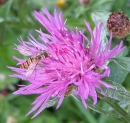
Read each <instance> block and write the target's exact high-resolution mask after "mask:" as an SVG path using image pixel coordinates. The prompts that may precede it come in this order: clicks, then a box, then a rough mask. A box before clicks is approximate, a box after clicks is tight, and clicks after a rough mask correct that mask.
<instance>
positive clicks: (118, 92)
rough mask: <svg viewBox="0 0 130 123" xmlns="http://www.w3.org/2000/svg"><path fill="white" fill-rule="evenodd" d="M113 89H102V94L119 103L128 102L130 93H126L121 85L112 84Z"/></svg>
mask: <svg viewBox="0 0 130 123" xmlns="http://www.w3.org/2000/svg"><path fill="white" fill-rule="evenodd" d="M112 85H113V86H114V88H113V89H111V88H105V87H103V90H104V93H105V95H106V96H107V97H110V98H112V99H116V100H118V101H120V102H130V92H129V91H127V90H126V89H125V88H124V87H123V86H122V85H121V84H118V83H116V82H112Z"/></svg>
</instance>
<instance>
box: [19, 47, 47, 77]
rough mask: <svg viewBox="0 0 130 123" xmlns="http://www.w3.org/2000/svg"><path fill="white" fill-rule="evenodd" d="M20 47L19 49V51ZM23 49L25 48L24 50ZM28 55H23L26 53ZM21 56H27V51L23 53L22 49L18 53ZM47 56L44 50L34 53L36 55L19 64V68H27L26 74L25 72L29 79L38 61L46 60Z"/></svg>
mask: <svg viewBox="0 0 130 123" xmlns="http://www.w3.org/2000/svg"><path fill="white" fill-rule="evenodd" d="M21 48H22V46H20V47H19V49H21ZM24 49H25V48H24ZM27 52H28V54H25V53H27ZM20 53H21V54H23V55H26V56H28V55H30V54H29V50H27V49H26V50H25V51H23V49H22V50H21V51H20ZM48 56H49V55H48V53H47V52H46V51H44V50H40V52H38V53H36V55H34V56H33V57H30V58H29V59H27V60H26V61H25V62H24V63H23V64H21V66H20V68H21V69H26V68H27V72H26V77H27V78H28V77H30V76H31V74H32V72H33V71H34V69H35V67H36V66H37V64H38V63H39V61H40V60H41V59H42V58H47V57H48Z"/></svg>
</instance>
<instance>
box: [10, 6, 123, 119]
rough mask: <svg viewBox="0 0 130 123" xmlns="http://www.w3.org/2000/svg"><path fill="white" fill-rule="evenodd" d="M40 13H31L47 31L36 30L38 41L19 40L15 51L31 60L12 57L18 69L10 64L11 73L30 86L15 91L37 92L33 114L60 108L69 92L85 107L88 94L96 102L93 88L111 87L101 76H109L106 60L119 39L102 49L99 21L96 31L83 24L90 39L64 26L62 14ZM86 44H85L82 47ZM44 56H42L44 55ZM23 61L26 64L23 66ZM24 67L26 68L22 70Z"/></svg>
mask: <svg viewBox="0 0 130 123" xmlns="http://www.w3.org/2000/svg"><path fill="white" fill-rule="evenodd" d="M42 11H43V13H44V14H42V13H39V12H36V11H35V12H34V15H35V18H36V19H37V20H38V21H39V22H40V23H41V24H42V25H43V26H44V27H45V28H46V29H47V31H48V32H49V33H50V34H46V33H43V32H42V31H41V30H37V32H38V34H39V38H40V40H41V42H38V41H37V40H36V39H35V38H34V37H33V36H31V35H30V37H29V42H25V41H23V40H22V39H21V40H20V41H19V42H20V45H16V47H17V50H18V51H19V52H20V53H21V54H23V55H26V56H29V57H30V58H31V59H29V60H30V61H29V60H28V62H26V60H23V59H19V58H16V57H14V59H15V60H17V61H18V64H19V65H22V64H23V63H24V66H22V67H21V68H15V67H9V68H10V69H12V70H13V71H15V72H16V73H17V74H14V75H12V76H13V77H18V78H21V79H23V80H28V81H29V82H30V83H29V85H21V87H20V88H19V90H17V91H15V92H14V94H22V95H30V94H37V95H38V97H37V98H36V100H35V101H34V102H33V103H32V104H33V105H35V106H34V107H33V108H32V110H31V111H29V112H28V114H27V115H29V114H30V113H32V112H34V111H36V110H38V111H37V112H36V113H35V115H34V116H33V118H34V117H36V116H37V115H38V114H39V113H40V112H41V111H42V110H43V109H45V108H46V107H49V106H51V105H53V103H55V102H56V101H57V102H58V105H57V108H59V107H60V105H61V103H62V102H63V100H64V98H65V97H66V96H69V95H72V96H73V95H75V96H78V97H80V100H81V101H82V103H83V105H84V106H85V107H86V108H87V104H86V100H87V99H88V97H91V98H92V99H93V104H94V105H95V104H96V103H97V93H96V89H98V90H100V91H101V93H103V91H102V88H101V86H100V85H103V86H105V87H107V88H112V87H113V86H112V85H109V84H108V83H106V82H104V81H103V80H102V78H104V77H107V76H109V73H110V69H109V67H108V66H107V65H105V63H106V62H107V61H108V60H109V59H110V58H112V57H114V56H115V55H117V54H118V53H119V52H121V51H122V50H123V49H124V48H122V42H121V43H120V44H119V45H117V46H115V47H114V48H113V49H112V50H110V46H111V41H112V36H110V39H109V42H108V44H107V45H106V46H105V48H104V50H103V48H102V45H103V44H102V41H101V39H100V36H101V30H102V25H103V24H102V23H101V24H99V25H96V33H95V34H93V31H92V29H91V27H90V25H89V23H88V22H86V21H85V25H86V26H87V28H88V31H89V33H90V35H91V41H90V40H89V39H88V38H87V37H85V36H84V34H83V31H78V29H76V33H75V32H73V31H72V29H70V31H67V29H66V28H65V23H66V21H63V17H62V13H60V14H57V12H56V9H55V10H54V17H53V16H52V15H51V14H50V13H49V12H48V10H47V9H46V8H44V9H43V10H42ZM85 43H86V44H87V47H85ZM44 55H45V56H44ZM25 62H26V63H28V64H26V65H25ZM23 67H25V69H22V68H23Z"/></svg>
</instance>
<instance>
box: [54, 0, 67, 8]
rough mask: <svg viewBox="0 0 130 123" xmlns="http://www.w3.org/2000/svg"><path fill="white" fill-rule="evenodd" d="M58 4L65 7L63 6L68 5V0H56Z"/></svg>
mask: <svg viewBox="0 0 130 123" xmlns="http://www.w3.org/2000/svg"><path fill="white" fill-rule="evenodd" d="M56 5H57V6H58V7H61V8H63V7H64V6H65V5H66V1H65V0H57V1H56Z"/></svg>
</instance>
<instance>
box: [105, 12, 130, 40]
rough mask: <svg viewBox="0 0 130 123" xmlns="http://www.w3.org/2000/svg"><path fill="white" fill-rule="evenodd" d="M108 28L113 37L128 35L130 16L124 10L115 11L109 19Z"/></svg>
mask: <svg viewBox="0 0 130 123" xmlns="http://www.w3.org/2000/svg"><path fill="white" fill-rule="evenodd" d="M107 29H108V30H109V32H112V34H113V37H117V38H123V37H126V36H127V35H128V34H129V33H130V21H129V18H128V17H127V16H126V15H125V14H124V13H122V12H113V13H112V14H111V15H110V16H109V18H108V20H107Z"/></svg>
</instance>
